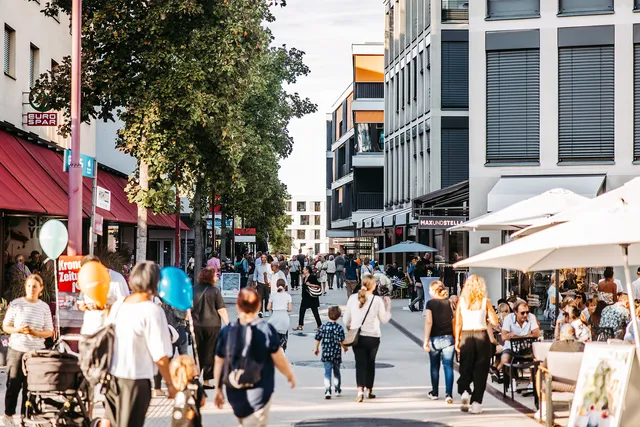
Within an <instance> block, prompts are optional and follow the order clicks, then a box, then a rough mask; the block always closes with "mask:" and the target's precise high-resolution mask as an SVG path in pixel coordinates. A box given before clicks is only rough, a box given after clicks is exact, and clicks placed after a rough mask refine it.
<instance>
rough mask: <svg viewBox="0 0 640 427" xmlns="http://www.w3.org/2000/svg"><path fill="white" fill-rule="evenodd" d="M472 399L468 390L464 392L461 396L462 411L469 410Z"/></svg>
mask: <svg viewBox="0 0 640 427" xmlns="http://www.w3.org/2000/svg"><path fill="white" fill-rule="evenodd" d="M470 399H471V396H469V393H468V392H466V391H465V392H464V393H462V396H461V397H460V410H461V411H462V412H469V400H470Z"/></svg>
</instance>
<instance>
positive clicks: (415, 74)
mask: <svg viewBox="0 0 640 427" xmlns="http://www.w3.org/2000/svg"><path fill="white" fill-rule="evenodd" d="M413 100H414V101H417V100H418V57H417V56H416V57H415V58H413Z"/></svg>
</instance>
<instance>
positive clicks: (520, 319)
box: [498, 301, 540, 370]
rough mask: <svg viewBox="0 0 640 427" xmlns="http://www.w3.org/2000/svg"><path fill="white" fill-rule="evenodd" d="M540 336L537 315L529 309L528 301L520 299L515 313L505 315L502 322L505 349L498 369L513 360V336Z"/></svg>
mask: <svg viewBox="0 0 640 427" xmlns="http://www.w3.org/2000/svg"><path fill="white" fill-rule="evenodd" d="M538 337H540V326H539V325H538V320H537V319H536V316H535V315H534V314H532V313H530V311H529V305H528V304H527V303H526V301H518V302H517V303H516V305H515V307H514V308H513V313H511V314H509V315H508V316H507V317H505V319H504V322H503V323H502V339H503V340H504V350H503V351H502V358H501V360H500V364H499V365H498V369H499V370H500V369H502V366H503V365H504V364H505V363H509V362H511V360H512V359H513V356H514V353H513V351H512V350H511V342H510V341H509V340H511V339H513V338H538Z"/></svg>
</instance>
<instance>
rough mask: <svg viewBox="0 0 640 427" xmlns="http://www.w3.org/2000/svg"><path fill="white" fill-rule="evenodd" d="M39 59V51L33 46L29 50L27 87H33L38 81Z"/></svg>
mask: <svg viewBox="0 0 640 427" xmlns="http://www.w3.org/2000/svg"><path fill="white" fill-rule="evenodd" d="M39 59H40V49H38V48H37V47H36V46H34V45H33V44H32V45H31V46H30V48H29V87H31V88H32V87H33V86H34V85H35V84H36V80H38V76H39V75H40V73H39V72H38V60H39Z"/></svg>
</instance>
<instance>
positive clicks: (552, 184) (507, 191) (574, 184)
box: [487, 175, 606, 212]
mask: <svg viewBox="0 0 640 427" xmlns="http://www.w3.org/2000/svg"><path fill="white" fill-rule="evenodd" d="M605 177H606V176H605V175H552V176H506V177H502V178H500V180H499V181H498V183H497V184H496V185H494V186H493V188H492V189H491V191H490V192H489V195H488V196H487V210H488V211H489V212H496V211H499V210H501V209H504V208H506V207H507V206H511V205H513V204H515V203H518V202H520V201H522V200H526V199H530V198H531V197H534V196H537V195H538V194H542V193H544V192H546V191H549V190H551V189H554V188H565V189H567V190H569V191H572V192H574V193H576V194H578V195H580V196H584V197H588V198H593V197H596V196H597V195H598V194H600V192H601V191H602V188H603V185H604V180H605Z"/></svg>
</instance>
